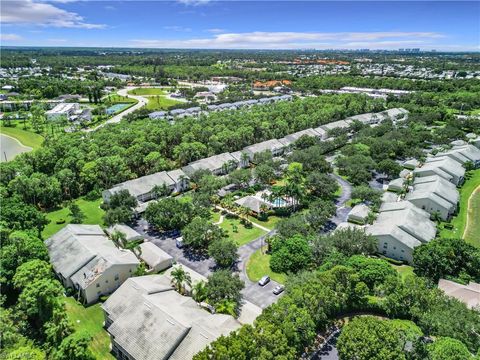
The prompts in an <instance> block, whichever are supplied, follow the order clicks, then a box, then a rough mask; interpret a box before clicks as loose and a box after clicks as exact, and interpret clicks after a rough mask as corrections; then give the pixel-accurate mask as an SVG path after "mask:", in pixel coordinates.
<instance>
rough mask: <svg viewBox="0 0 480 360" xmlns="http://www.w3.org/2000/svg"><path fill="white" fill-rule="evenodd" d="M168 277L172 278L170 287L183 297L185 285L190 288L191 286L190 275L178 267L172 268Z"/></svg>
mask: <svg viewBox="0 0 480 360" xmlns="http://www.w3.org/2000/svg"><path fill="white" fill-rule="evenodd" d="M170 275H171V276H172V280H171V283H172V285H173V286H174V287H175V289H176V290H177V291H178V292H179V293H180V294H182V295H184V294H185V293H186V288H185V285H188V286H191V284H192V279H191V277H190V274H189V273H187V272H186V271H185V270H184V269H183V267H182V266H181V265H180V266H179V267H177V268H174V269H173V270H172V272H171V274H170Z"/></svg>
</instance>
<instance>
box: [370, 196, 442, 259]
mask: <svg viewBox="0 0 480 360" xmlns="http://www.w3.org/2000/svg"><path fill="white" fill-rule="evenodd" d="M366 232H367V233H368V234H370V235H372V236H373V237H375V238H376V239H377V246H378V252H379V253H381V254H383V255H385V256H387V257H390V258H393V259H396V260H400V261H405V262H408V263H411V262H412V260H413V249H414V248H415V247H416V246H419V245H421V244H423V243H427V242H429V241H430V240H432V239H433V238H435V234H436V227H435V223H434V222H433V221H431V220H430V215H429V214H428V213H427V212H426V211H424V210H421V209H419V208H417V207H415V205H413V204H412V203H410V202H409V201H399V202H394V203H393V202H392V203H384V204H382V206H381V208H380V213H379V215H378V217H377V219H376V221H375V222H374V223H373V225H371V226H369V227H367V230H366Z"/></svg>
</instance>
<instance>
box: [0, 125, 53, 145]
mask: <svg viewBox="0 0 480 360" xmlns="http://www.w3.org/2000/svg"><path fill="white" fill-rule="evenodd" d="M19 126H21V125H17V127H6V126H2V127H0V133H2V134H5V135H9V136H11V137H13V138H15V139H17V140H18V141H20V142H21V143H22V144H23V145H24V146H29V147H31V148H33V149H38V148H39V147H40V146H42V143H43V140H44V139H43V136H41V135H38V134H35V133H34V132H32V131H28V130H23V129H21V128H20V127H19Z"/></svg>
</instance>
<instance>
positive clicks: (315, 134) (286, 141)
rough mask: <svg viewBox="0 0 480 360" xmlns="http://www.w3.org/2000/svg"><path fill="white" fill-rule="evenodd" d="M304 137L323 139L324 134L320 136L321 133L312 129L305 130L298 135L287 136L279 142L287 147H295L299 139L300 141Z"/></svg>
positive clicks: (298, 132)
mask: <svg viewBox="0 0 480 360" xmlns="http://www.w3.org/2000/svg"><path fill="white" fill-rule="evenodd" d="M302 136H310V137H314V138H321V137H322V134H319V133H318V132H316V131H315V130H314V129H312V128H310V129H305V130H301V131H297V132H296V133H293V134H290V135H287V136H285V137H283V138H281V139H279V141H280V142H281V143H282V144H284V145H285V146H291V145H293V144H294V143H295V142H296V141H297V140H298V139H300V138H301V137H302Z"/></svg>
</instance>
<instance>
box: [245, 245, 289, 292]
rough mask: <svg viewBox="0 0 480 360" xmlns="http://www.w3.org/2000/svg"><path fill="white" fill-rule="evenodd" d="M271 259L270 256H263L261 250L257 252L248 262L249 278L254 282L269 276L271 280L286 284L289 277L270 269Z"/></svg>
mask: <svg viewBox="0 0 480 360" xmlns="http://www.w3.org/2000/svg"><path fill="white" fill-rule="evenodd" d="M270 257H271V256H270V255H269V254H263V253H262V250H261V249H259V250H257V251H255V252H254V253H253V255H252V256H251V257H250V259H249V260H248V262H247V276H248V278H249V279H250V280H252V281H258V280H260V279H261V277H262V276H264V275H268V276H270V279H272V280H275V281H276V282H279V283H280V284H285V282H286V280H287V275H286V274H279V273H275V272H273V271H272V270H271V269H270Z"/></svg>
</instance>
